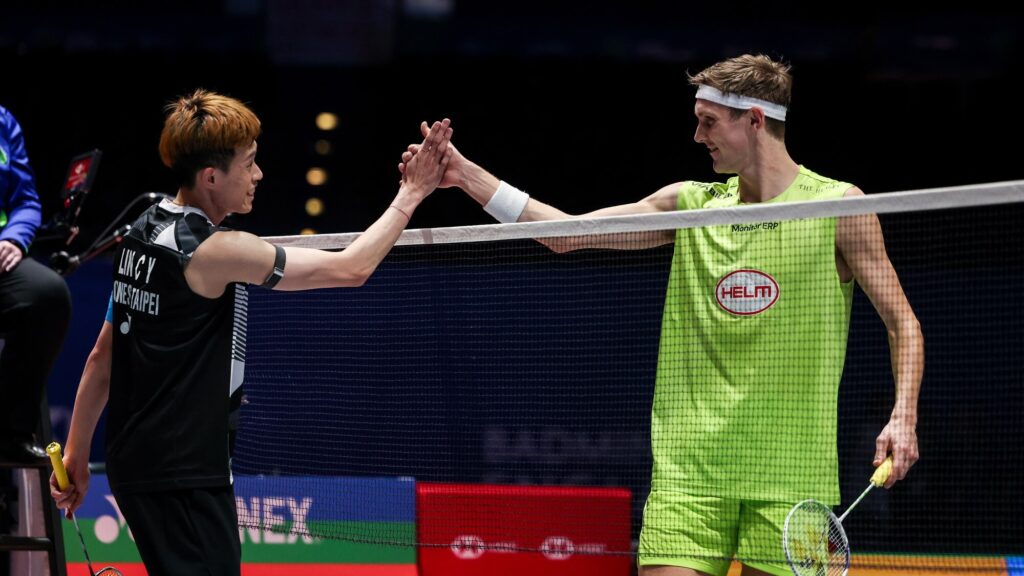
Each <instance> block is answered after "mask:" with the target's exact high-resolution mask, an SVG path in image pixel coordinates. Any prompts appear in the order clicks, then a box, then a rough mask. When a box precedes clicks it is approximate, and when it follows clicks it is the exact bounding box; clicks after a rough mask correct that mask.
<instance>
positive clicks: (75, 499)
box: [50, 320, 114, 517]
mask: <svg viewBox="0 0 1024 576" xmlns="http://www.w3.org/2000/svg"><path fill="white" fill-rule="evenodd" d="M113 334H114V333H113V329H112V324H111V323H110V321H109V320H107V321H105V322H103V328H101V329H100V334H99V336H98V337H97V338H96V344H94V345H93V348H92V352H90V353H89V358H88V359H87V360H86V361H85V369H84V370H83V371H82V378H81V380H80V381H79V383H78V393H77V394H76V395H75V408H74V410H73V411H72V413H71V428H70V430H69V431H68V442H67V446H66V447H65V451H64V467H65V468H66V469H67V472H68V481H69V485H68V487H67V489H66V490H64V491H61V490H60V487H59V486H58V485H57V479H56V478H55V477H54V476H53V475H52V474H51V475H50V495H51V496H53V499H54V500H55V501H56V503H57V507H58V508H61V509H64V510H66V512H65V514H66V515H68V516H69V517H70V515H71V514H72V513H73V512H74V511H75V510H77V509H78V507H79V506H81V505H82V500H83V499H84V498H85V493H86V491H88V489H89V452H90V450H91V448H92V436H93V433H94V432H95V431H96V423H97V422H98V421H99V419H100V414H102V413H103V408H104V407H105V406H106V405H107V396H108V395H109V393H110V358H111V351H112V350H113V341H114V338H113Z"/></svg>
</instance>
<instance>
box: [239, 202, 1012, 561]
mask: <svg viewBox="0 0 1024 576" xmlns="http://www.w3.org/2000/svg"><path fill="white" fill-rule="evenodd" d="M1022 201H1024V185H1022V184H1021V183H1019V182H1014V183H1005V184H994V185H985V186H980V187H973V188H963V189H960V188H956V189H946V190H934V191H918V192H911V193H899V194H878V195H873V196H870V197H867V198H862V199H843V200H830V201H821V202H802V203H799V204H797V203H780V204H778V205H759V206H750V207H746V206H744V207H739V208H733V209H720V210H713V209H709V210H692V211H683V212H675V213H666V214H654V215H644V216H632V217H616V218H605V219H594V220H588V221H572V222H542V223H526V224H514V225H496V226H482V227H466V228H451V229H435V230H412V231H407V232H406V233H405V234H404V235H403V239H402V240H401V241H400V243H399V245H398V246H396V248H395V249H394V250H393V251H392V252H391V253H390V255H389V256H388V257H387V258H386V259H385V261H384V262H383V263H382V264H381V266H380V267H379V268H378V270H377V272H376V273H375V274H374V276H373V277H372V278H371V279H370V280H369V282H367V284H366V285H365V286H363V287H362V288H359V289H347V290H346V289H335V290H317V291H309V292H295V293H282V292H270V291H266V290H262V289H257V288H253V289H250V310H249V326H248V338H249V342H248V359H247V366H246V381H245V385H244V386H245V388H244V390H245V398H246V400H245V404H244V406H243V410H242V418H241V424H240V430H239V436H238V441H237V445H236V451H235V454H234V460H233V470H234V472H235V474H236V475H239V476H241V477H243V484H242V485H241V486H244V488H245V489H244V490H236V492H238V493H239V494H240V495H239V496H238V500H239V506H240V510H241V512H240V523H241V524H242V527H243V532H244V531H245V530H250V531H252V532H253V533H256V532H258V531H259V530H263V531H264V533H273V532H277V533H301V534H305V535H311V538H312V537H315V538H316V539H326V540H339V541H345V542H354V543H362V544H365V545H367V546H370V547H374V546H376V547H379V550H378V551H380V550H384V551H385V552H386V551H387V550H406V551H408V550H409V549H411V548H415V549H416V553H417V554H419V555H420V557H421V560H420V561H421V566H422V556H423V555H424V554H433V553H437V554H446V555H449V556H452V557H454V558H463V559H477V558H496V559H498V560H502V561H509V559H510V558H511V557H512V555H514V554H515V553H517V552H523V553H527V554H536V555H538V557H544V558H549V559H550V558H555V559H566V558H570V557H571V558H573V559H574V561H577V560H579V561H584V560H585V561H590V560H593V561H600V560H602V559H609V558H610V559H616V560H617V561H622V562H625V564H624V565H625V566H626V568H627V569H628V565H629V564H630V563H632V562H633V561H634V557H635V556H636V555H638V554H639V556H640V559H641V561H643V560H644V559H645V558H648V559H651V560H658V559H662V560H663V559H666V558H690V559H698V560H700V561H706V562H716V561H726V562H727V561H729V560H730V559H731V558H732V557H733V556H735V558H736V559H737V560H739V561H743V560H745V559H746V560H755V561H756V560H765V561H768V562H770V563H782V564H784V563H785V558H784V554H783V550H782V545H781V526H782V522H783V520H784V518H785V516H786V513H788V511H789V510H790V509H791V508H792V506H793V505H794V504H796V503H797V502H799V501H802V500H805V499H808V498H814V499H818V500H821V501H823V502H826V503H827V504H828V505H832V506H834V505H838V504H839V503H840V501H842V502H847V503H848V502H851V501H852V500H853V499H854V498H855V497H856V496H857V494H858V493H859V492H860V490H861V489H862V488H863V485H864V483H865V481H866V479H867V478H868V477H869V476H870V475H871V472H872V466H871V462H872V460H873V458H874V453H875V445H876V438H877V437H878V436H879V434H880V433H882V431H883V428H884V427H885V426H886V424H887V423H888V422H889V420H890V416H891V414H892V411H893V407H894V399H895V392H894V389H895V387H894V383H893V369H894V366H900V369H901V370H904V371H905V370H909V369H912V368H913V366H914V361H913V354H915V351H914V350H912V349H910V348H907V347H904V348H900V347H898V346H897V347H896V348H895V350H896V352H891V350H890V340H891V335H890V332H889V331H888V330H887V327H886V326H885V324H883V321H882V319H881V318H880V315H879V312H878V311H876V308H875V306H874V305H873V304H872V301H871V299H869V298H868V297H867V296H866V294H865V287H866V288H867V289H868V290H869V291H870V292H871V293H872V298H873V299H875V304H878V305H879V306H884V305H886V304H885V303H886V302H889V303H890V305H891V303H892V302H897V303H898V301H899V299H898V295H899V294H900V293H905V294H906V297H907V300H908V301H909V304H910V306H911V307H912V309H913V312H914V314H915V315H916V319H917V320H918V321H919V323H920V327H921V332H922V333H923V335H924V342H925V350H926V356H925V358H926V362H925V365H926V367H927V368H926V370H925V375H924V380H923V384H922V387H921V396H920V401H919V410H918V425H917V429H916V433H917V439H918V443H919V447H920V451H921V454H922V457H921V460H920V462H919V463H917V464H916V465H915V466H914V467H913V469H912V470H911V472H910V473H909V476H908V477H907V479H906V480H904V481H903V482H900V483H898V484H897V485H896V487H895V488H893V489H892V490H888V491H887V490H877V491H875V493H874V494H872V495H871V497H870V498H868V499H866V500H865V501H864V502H863V503H861V504H860V505H859V507H858V509H857V513H856V514H853V515H851V516H850V518H848V519H847V520H846V521H845V523H844V526H845V528H846V533H847V534H848V535H849V536H850V539H851V548H852V550H853V560H852V566H853V568H854V569H856V568H857V567H858V566H861V567H862V568H864V569H873V568H877V569H882V570H890V571H901V572H902V573H912V572H916V571H922V570H924V571H925V572H926V573H941V572H942V571H943V570H949V571H950V572H949V573H957V572H962V571H969V572H975V573H977V572H988V571H993V573H998V572H999V571H1000V570H1003V571H1005V569H1006V568H1005V567H1006V566H1007V565H1008V563H1010V562H1014V561H1016V560H1014V559H1013V558H1014V557H1016V556H1020V555H1024V520H1022V518H1024V515H1022V512H1024V510H1022V509H1021V504H1020V502H1021V499H1020V497H1019V489H1020V480H1019V479H1020V478H1022V477H1024V445H1022V438H1024V424H1022V422H1024V419H1021V418H1020V414H1021V413H1022V410H1024V386H1022V381H1021V374H1022V368H1024V366H1022V364H1024V360H1022V355H1021V354H1020V350H1021V349H1022V345H1024V328H1022V320H1024V318H1022V316H1024V312H1022V310H1024V307H1021V306H1020V304H1019V301H1018V300H1017V291H1018V287H1019V286H1022V285H1024V258H1022V256H1021V251H1020V249H1019V246H1018V245H1017V244H1018V242H1017V241H1016V236H1015V235H1016V231H1017V230H1018V229H1019V226H1020V222H1022V221H1024V220H1022V216H1024V210H1022V206H1024V204H1022V203H1021V202H1022ZM871 214H877V219H876V217H874V216H871ZM879 223H880V224H879ZM675 230H679V231H678V232H676V231H675ZM877 230H881V233H882V234H884V238H885V241H884V245H883V244H882V243H881V242H880V241H879V240H878V238H879V236H877V235H876V234H875V232H876V231H877ZM837 235H838V237H839V241H840V242H841V243H845V244H844V245H845V246H846V248H845V251H847V252H848V254H849V255H853V254H854V252H856V253H858V254H862V255H864V254H867V255H868V256H864V257H863V258H861V259H856V257H854V258H845V259H843V258H841V261H840V264H839V265H838V266H837V264H836V262H837V259H836V249H835V245H836V238H837ZM352 238H353V236H349V235H325V236H312V237H288V238H275V239H271V241H273V242H276V243H279V244H283V245H286V246H287V245H292V246H297V245H304V246H310V247H317V248H326V249H339V248H343V247H344V246H345V245H347V243H348V242H351V240H352ZM666 240H667V241H668V243H667V244H666V243H664V242H665V241H666ZM586 246H599V247H598V248H586ZM552 248H554V249H555V250H553V249H552ZM562 250H569V251H567V252H561V251H562ZM880 251H881V252H880ZM879 253H882V254H886V253H887V255H888V257H889V259H891V262H892V264H893V268H894V270H895V273H896V274H897V275H898V279H899V280H898V283H897V282H896V281H895V280H894V279H895V276H891V275H889V274H888V273H887V272H886V269H885V267H884V266H880V265H871V264H870V262H878V259H877V256H878V254H879ZM871 255H873V257H872V256H871ZM846 260H851V261H850V262H846ZM854 260H857V261H854ZM858 262H860V263H858ZM863 262H868V263H869V264H864V263H863ZM854 269H855V270H854ZM851 271H854V272H856V273H857V276H858V282H857V284H859V285H860V287H858V288H854V286H853V285H852V284H851V285H846V284H844V282H843V280H844V279H845V278H846V276H847V275H848V274H849V273H850V272H851ZM890 313H891V312H890ZM890 328H893V327H892V326H890ZM847 335H848V336H847ZM900 338H902V339H903V341H904V342H907V341H908V339H907V337H906V336H905V335H900ZM840 378H841V382H840ZM652 414H653V417H652ZM652 470H653V488H654V490H653V492H652ZM243 492H244V494H243ZM649 494H651V495H652V497H651V500H650V501H648V495H649ZM655 496H657V497H656V498H655ZM705 498H710V499H712V500H705ZM289 499H291V500H289ZM740 501H756V502H760V503H764V504H765V506H764V507H759V506H754V505H751V504H750V503H749V502H743V503H741V502H740ZM723 502H724V503H726V504H727V505H722V503H723ZM645 503H646V506H647V510H646V517H645V511H644V507H645ZM708 506H711V508H708ZM243 512H244V513H243ZM754 516H757V517H763V518H765V519H766V520H765V521H764V522H767V524H765V523H764V522H759V521H757V520H756V519H753V520H752V518H753V517H754ZM701 523H703V525H704V526H705V527H709V531H708V532H707V533H706V534H704V533H701V534H703V535H701V534H698V535H697V536H694V537H692V538H691V535H692V534H691V532H692V530H691V528H692V527H693V526H694V525H699V524H701ZM737 524H743V525H749V526H753V527H755V530H754V531H752V532H751V533H750V535H749V536H745V535H744V534H740V533H738V532H735V531H732V530H733V528H731V527H734V526H736V525H737ZM772 526H775V527H774V528H772ZM641 527H644V529H643V534H641ZM708 534H710V536H709V535H708ZM716 534H717V535H718V536H716ZM723 534H724V535H728V534H732V535H731V536H724V537H723V536H721V535H723ZM722 538H724V539H725V540H722ZM729 538H732V541H728V540H729ZM299 540H300V541H301V538H300V539H299ZM720 540H722V541H720ZM382 553H384V552H382Z"/></svg>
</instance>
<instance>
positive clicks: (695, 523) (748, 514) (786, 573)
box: [637, 490, 793, 576]
mask: <svg viewBox="0 0 1024 576" xmlns="http://www.w3.org/2000/svg"><path fill="white" fill-rule="evenodd" d="M792 507H793V503H790V502H759V501H752V500H731V499H728V498H717V497H714V496H696V495H693V494H686V493H683V492H670V491H667V490H651V494H650V495H649V496H648V497H647V504H646V505H645V506H644V525H643V529H642V530H641V531H640V550H639V554H638V555H637V561H638V563H639V564H640V565H641V566H680V567H683V568H690V569H692V570H697V571H699V572H706V573H708V574H712V575H713V576H725V574H726V573H728V572H729V566H730V565H731V564H732V559H733V558H734V557H735V558H736V560H738V561H739V562H742V563H743V564H746V565H747V566H750V567H751V568H756V569H758V570H762V571H764V572H767V573H769V574H777V575H778V576H790V575H791V574H792V573H793V572H792V570H790V568H789V565H788V564H787V563H786V555H785V553H784V552H783V551H782V526H783V524H785V522H786V515H787V514H789V510H790V508H792Z"/></svg>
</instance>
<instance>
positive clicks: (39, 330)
mask: <svg viewBox="0 0 1024 576" xmlns="http://www.w3.org/2000/svg"><path fill="white" fill-rule="evenodd" d="M70 318H71V295H70V293H69V292H68V287H67V284H66V283H65V282H64V279H63V278H61V277H60V276H59V275H58V274H57V273H56V272H54V271H53V270H50V269H49V268H47V267H46V266H43V265H42V264H40V263H39V262H36V261H35V260H33V259H31V258H26V259H24V260H22V261H21V262H20V263H19V264H18V265H17V267H15V268H14V270H11V271H9V272H4V273H0V337H2V338H3V339H4V347H3V350H2V351H0V458H4V459H7V460H12V461H16V462H26V461H31V460H34V459H45V458H46V454H45V452H43V451H42V447H41V446H39V443H40V442H44V441H49V439H48V438H39V439H36V438H34V434H35V432H36V429H37V428H38V426H39V417H40V405H41V403H42V400H43V395H44V394H45V393H46V379H47V377H48V376H49V374H50V369H51V368H52V367H53V363H54V362H55V361H56V360H57V355H58V354H59V352H60V348H61V345H62V344H63V343H64V336H65V334H66V333H67V328H68V322H69V320H70Z"/></svg>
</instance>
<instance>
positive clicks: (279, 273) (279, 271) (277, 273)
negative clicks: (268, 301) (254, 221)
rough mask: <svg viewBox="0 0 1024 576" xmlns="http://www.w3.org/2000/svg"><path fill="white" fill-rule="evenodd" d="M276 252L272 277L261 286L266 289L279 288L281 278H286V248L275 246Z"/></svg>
mask: <svg viewBox="0 0 1024 576" xmlns="http://www.w3.org/2000/svg"><path fill="white" fill-rule="evenodd" d="M274 252H275V254H274V269H273V270H271V271H270V275H269V276H267V279H266V280H264V281H263V284H260V286H262V287H264V288H273V287H274V286H277V283H278V282H280V281H281V278H284V248H281V247H280V246H274Z"/></svg>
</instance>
